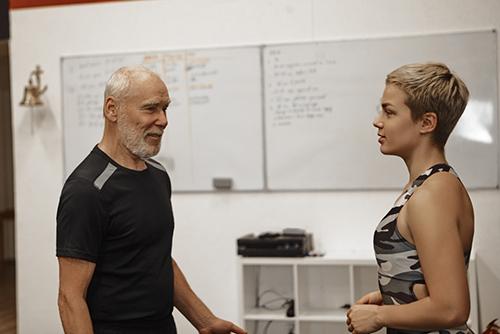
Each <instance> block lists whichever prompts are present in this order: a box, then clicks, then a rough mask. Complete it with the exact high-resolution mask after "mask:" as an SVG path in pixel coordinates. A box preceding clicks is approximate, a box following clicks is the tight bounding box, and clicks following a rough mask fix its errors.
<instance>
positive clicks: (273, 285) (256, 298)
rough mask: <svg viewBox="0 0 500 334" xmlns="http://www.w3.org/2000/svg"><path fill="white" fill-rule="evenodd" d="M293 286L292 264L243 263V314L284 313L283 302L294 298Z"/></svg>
mask: <svg viewBox="0 0 500 334" xmlns="http://www.w3.org/2000/svg"><path fill="white" fill-rule="evenodd" d="M293 287H294V279H293V266H292V265H244V266H243V300H244V305H243V314H244V315H248V314H249V313H252V314H269V315H272V314H283V315H285V313H286V306H285V305H284V304H285V302H286V301H287V300H290V299H293V298H294V293H293V291H294V289H293ZM264 306H265V307H264ZM270 309H274V310H270Z"/></svg>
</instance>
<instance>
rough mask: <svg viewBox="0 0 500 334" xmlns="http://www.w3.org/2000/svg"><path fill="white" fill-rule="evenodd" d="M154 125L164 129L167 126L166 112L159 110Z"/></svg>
mask: <svg viewBox="0 0 500 334" xmlns="http://www.w3.org/2000/svg"><path fill="white" fill-rule="evenodd" d="M156 125H158V126H160V127H162V128H166V127H167V125H168V117H167V112H166V111H163V110H161V111H160V115H159V117H158V119H157V121H156Z"/></svg>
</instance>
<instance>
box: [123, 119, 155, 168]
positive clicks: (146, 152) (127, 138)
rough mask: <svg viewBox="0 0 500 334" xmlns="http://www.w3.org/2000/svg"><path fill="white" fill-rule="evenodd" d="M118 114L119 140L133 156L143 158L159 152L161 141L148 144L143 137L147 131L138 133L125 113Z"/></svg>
mask: <svg viewBox="0 0 500 334" xmlns="http://www.w3.org/2000/svg"><path fill="white" fill-rule="evenodd" d="M120 114H121V113H119V114H118V119H117V126H118V133H119V136H120V139H121V142H122V143H123V145H125V147H126V148H127V149H128V150H129V151H130V152H131V153H132V154H133V155H135V156H137V157H139V158H141V159H143V160H145V159H148V158H151V157H153V156H155V155H157V154H158V152H160V147H161V142H160V143H159V144H158V145H150V144H148V143H147V142H146V140H145V139H144V138H145V136H146V135H147V133H145V134H142V133H140V132H139V131H138V130H137V128H134V127H132V126H130V122H129V121H128V117H127V115H125V113H123V115H122V116H120Z"/></svg>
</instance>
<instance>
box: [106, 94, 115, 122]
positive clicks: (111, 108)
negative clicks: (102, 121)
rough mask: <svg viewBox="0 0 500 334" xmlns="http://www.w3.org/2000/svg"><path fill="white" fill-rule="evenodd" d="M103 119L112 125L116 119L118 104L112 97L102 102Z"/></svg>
mask: <svg viewBox="0 0 500 334" xmlns="http://www.w3.org/2000/svg"><path fill="white" fill-rule="evenodd" d="M104 117H105V118H106V119H107V120H108V121H110V122H113V123H114V122H116V120H117V119H118V103H117V101H116V99H115V98H114V97H113V96H108V97H107V98H106V101H104Z"/></svg>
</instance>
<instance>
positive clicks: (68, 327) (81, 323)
mask: <svg viewBox="0 0 500 334" xmlns="http://www.w3.org/2000/svg"><path fill="white" fill-rule="evenodd" d="M58 305H59V315H60V317H61V322H62V325H63V328H64V333H65V334H93V333H94V331H93V329H92V321H91V320H90V314H89V309H88V307H87V303H86V302H85V299H83V298H66V297H64V296H59V301H58Z"/></svg>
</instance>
